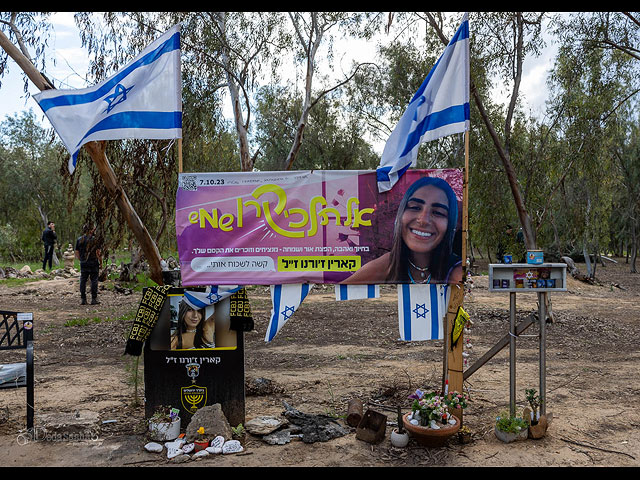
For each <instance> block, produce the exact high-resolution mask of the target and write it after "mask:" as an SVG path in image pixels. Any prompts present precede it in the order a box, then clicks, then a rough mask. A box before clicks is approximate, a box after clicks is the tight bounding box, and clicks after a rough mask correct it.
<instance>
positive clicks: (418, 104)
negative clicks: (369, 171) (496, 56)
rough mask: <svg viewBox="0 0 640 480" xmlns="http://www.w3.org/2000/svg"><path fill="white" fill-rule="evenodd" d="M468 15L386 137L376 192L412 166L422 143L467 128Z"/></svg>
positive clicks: (388, 188)
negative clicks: (387, 137)
mask: <svg viewBox="0 0 640 480" xmlns="http://www.w3.org/2000/svg"><path fill="white" fill-rule="evenodd" d="M469 118H470V114H469V16H468V14H466V13H465V14H464V17H463V18H462V23H461V24H460V27H459V28H458V31H456V33H455V35H454V36H453V38H452V39H451V41H450V42H449V45H447V47H446V48H445V50H444V52H443V53H442V55H441V56H440V58H439V59H438V61H437V62H436V64H435V65H434V67H433V68H432V69H431V71H430V72H429V75H427V78H425V80H424V82H422V85H420V88H419V89H418V91H417V92H416V94H415V95H414V96H413V98H412V99H411V102H410V103H409V106H408V107H407V110H406V111H405V112H404V114H403V115H402V118H400V121H399V122H398V125H397V126H396V128H395V129H394V131H393V132H392V133H391V135H390V136H389V139H388V140H387V143H386V145H385V147H384V150H383V152H382V158H381V159H380V165H379V166H378V169H377V180H378V191H379V192H386V191H387V190H391V188H392V187H393V186H394V185H395V183H396V182H397V181H398V179H399V178H400V177H401V176H402V175H403V174H404V172H405V171H406V170H407V169H408V168H409V167H412V166H413V167H415V164H416V158H417V156H418V149H419V147H420V144H421V143H423V142H429V141H431V140H436V139H438V138H440V137H444V136H446V135H452V134H454V133H461V132H464V131H465V130H469Z"/></svg>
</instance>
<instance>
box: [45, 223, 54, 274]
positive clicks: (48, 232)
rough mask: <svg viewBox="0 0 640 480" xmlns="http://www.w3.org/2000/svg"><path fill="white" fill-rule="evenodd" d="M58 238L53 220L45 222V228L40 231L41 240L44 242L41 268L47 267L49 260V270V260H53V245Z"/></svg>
mask: <svg viewBox="0 0 640 480" xmlns="http://www.w3.org/2000/svg"><path fill="white" fill-rule="evenodd" d="M56 240H58V235H57V234H56V224H55V223H54V222H49V223H47V228H45V229H44V231H43V232H42V241H43V243H44V260H42V269H43V270H46V269H47V262H49V270H51V262H53V247H54V245H55V243H56Z"/></svg>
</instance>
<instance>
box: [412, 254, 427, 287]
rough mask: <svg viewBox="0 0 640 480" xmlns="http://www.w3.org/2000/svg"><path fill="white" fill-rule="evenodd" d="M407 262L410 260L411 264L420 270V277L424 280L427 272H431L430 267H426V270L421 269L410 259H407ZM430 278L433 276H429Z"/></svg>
mask: <svg viewBox="0 0 640 480" xmlns="http://www.w3.org/2000/svg"><path fill="white" fill-rule="evenodd" d="M407 260H409V264H410V265H411V266H412V267H413V268H415V269H416V270H418V271H419V272H420V276H421V277H422V278H424V277H425V276H426V275H427V272H428V271H429V267H425V268H420V267H419V266H417V265H416V264H414V263H413V262H412V261H411V259H410V258H407ZM429 277H431V275H429ZM425 283H426V282H425Z"/></svg>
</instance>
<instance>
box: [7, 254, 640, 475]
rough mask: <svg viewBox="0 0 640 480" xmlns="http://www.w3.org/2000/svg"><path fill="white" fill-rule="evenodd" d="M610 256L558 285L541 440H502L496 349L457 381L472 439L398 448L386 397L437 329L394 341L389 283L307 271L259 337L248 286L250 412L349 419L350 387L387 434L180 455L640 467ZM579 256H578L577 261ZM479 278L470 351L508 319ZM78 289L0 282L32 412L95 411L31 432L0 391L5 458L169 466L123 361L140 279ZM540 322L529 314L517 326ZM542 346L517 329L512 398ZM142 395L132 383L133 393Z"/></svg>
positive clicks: (627, 322)
mask: <svg viewBox="0 0 640 480" xmlns="http://www.w3.org/2000/svg"><path fill="white" fill-rule="evenodd" d="M617 260H618V263H617V264H613V263H606V264H605V266H599V267H598V270H597V278H598V281H599V284H598V285H589V284H585V283H582V282H578V281H576V280H573V279H571V278H569V279H568V291H567V292H559V293H554V294H553V295H552V302H553V312H554V315H555V322H554V323H553V324H548V325H547V352H546V365H547V372H546V382H547V413H548V414H549V413H551V414H552V417H553V420H552V422H551V424H550V426H549V429H548V431H547V435H546V436H545V437H544V438H542V439H539V440H532V439H529V440H525V441H521V442H516V443H510V444H505V443H502V442H501V441H499V440H498V439H497V438H496V436H495V434H494V431H493V429H494V425H495V418H496V416H497V415H498V414H499V413H500V412H504V411H508V409H509V354H508V348H505V349H503V350H502V351H501V352H500V353H499V354H497V355H496V356H495V357H494V358H493V359H492V360H491V361H489V362H488V363H487V364H485V365H484V366H483V367H482V368H480V369H479V370H478V371H476V372H475V373H474V374H473V375H471V377H469V379H468V380H467V381H466V382H465V388H466V389H468V391H469V393H470V395H471V399H472V401H471V404H470V407H469V408H468V409H467V410H466V411H465V414H464V423H465V425H467V426H468V427H469V428H470V429H471V432H472V442H471V443H469V444H460V443H459V442H458V441H457V439H456V438H453V439H451V440H450V441H449V443H448V445H447V446H445V447H442V448H424V447H421V446H419V445H417V444H416V443H415V442H414V441H413V440H412V441H411V443H410V444H409V446H408V447H407V448H404V449H397V448H394V447H392V446H391V443H390V440H389V435H390V432H391V430H392V428H393V425H392V424H393V422H394V421H395V420H396V415H395V412H394V411H393V409H394V407H395V406H396V405H402V406H403V407H405V408H406V409H408V407H409V401H408V400H407V396H408V395H409V394H410V393H412V392H413V391H414V390H415V389H416V388H418V387H422V388H425V389H429V388H430V389H435V388H438V386H439V384H440V381H441V374H442V342H441V341H432V342H411V343H407V342H402V341H399V340H398V320H397V296H396V290H395V288H394V287H383V288H382V295H381V298H379V299H375V300H358V301H350V302H336V301H335V296H334V289H333V286H316V287H315V288H314V289H313V290H312V293H311V295H310V296H309V297H308V299H307V300H305V302H304V304H303V305H302V307H301V309H300V310H299V311H298V312H297V313H296V314H295V315H294V316H293V317H292V319H291V320H290V321H289V322H288V323H287V324H286V325H285V326H284V327H283V329H282V330H281V331H280V332H279V334H278V335H277V336H276V338H275V339H274V340H273V341H272V342H271V343H268V344H267V343H265V342H264V335H265V331H266V326H267V322H268V316H269V311H270V297H269V290H268V288H267V287H255V288H252V289H251V290H250V299H251V304H252V310H253V314H254V321H255V330H254V331H252V332H248V333H246V334H245V344H246V346H245V374H246V381H247V385H251V382H252V381H253V380H254V379H257V378H266V379H269V380H271V382H272V385H273V386H274V388H273V390H272V391H271V392H270V393H268V394H261V395H254V394H253V392H252V390H251V388H248V389H247V397H246V420H250V419H252V418H254V417H257V416H260V415H280V414H281V413H282V412H283V411H284V407H283V401H286V402H287V403H288V404H289V405H291V406H293V407H295V408H296V409H298V410H300V411H301V412H304V413H319V414H330V415H336V416H337V417H342V418H344V416H345V415H346V412H347V406H348V403H349V401H350V400H351V399H353V398H358V399H360V400H361V401H362V402H363V403H364V406H365V411H366V409H368V408H372V409H374V410H377V411H378V412H380V413H384V414H385V415H387V416H388V420H389V424H388V426H387V430H386V438H385V439H384V440H383V441H382V442H381V443H379V444H376V445H372V444H369V443H366V442H363V441H361V440H358V439H357V438H356V435H355V429H351V433H349V434H348V435H346V436H343V437H340V438H337V439H333V440H330V441H328V442H317V443H313V444H305V443H303V442H302V441H300V440H297V439H294V440H293V441H292V442H291V443H288V444H286V445H267V444H266V443H265V442H263V441H262V440H261V439H260V438H259V437H254V436H251V435H247V436H246V438H245V443H244V445H245V451H244V452H243V453H241V454H234V455H215V456H213V455H212V456H209V457H206V458H204V459H201V460H198V461H190V462H188V463H183V464H181V465H182V466H249V467H256V466H274V467H275V466H332V467H335V466H456V467H459V466H477V467H483V466H636V467H637V466H640V428H639V427H640V413H639V412H640V410H639V409H638V408H637V406H638V405H639V404H640V380H639V379H640V362H639V360H640V343H639V342H638V338H640V335H639V334H640V321H639V320H638V315H637V311H636V308H637V300H638V298H639V294H640V275H637V274H636V275H632V274H629V273H628V271H629V266H628V265H627V264H626V263H625V260H624V259H617ZM578 267H579V268H581V267H582V270H583V271H584V265H580V264H578ZM485 270H486V269H485ZM487 282H488V278H487V277H486V276H474V277H473V285H474V287H473V289H472V294H471V296H470V297H467V298H466V299H465V303H464V308H465V309H466V311H467V312H468V313H469V314H470V316H471V319H472V321H473V322H474V325H473V327H472V329H471V332H470V334H469V335H468V336H467V338H469V339H470V343H471V344H472V348H471V349H468V350H467V351H468V352H469V353H470V356H469V358H468V362H469V363H468V364H469V365H472V364H473V363H474V362H475V361H476V360H477V359H478V358H479V357H481V356H482V355H483V354H484V353H485V352H486V351H488V350H489V349H490V348H491V347H492V346H493V345H494V344H495V343H496V342H497V341H498V340H499V339H500V338H501V337H502V336H504V335H505V334H506V333H508V330H509V295H507V294H506V293H502V294H501V293H494V292H489V290H488V288H487ZM77 289H78V279H77V278H75V279H59V280H43V281H39V282H35V283H29V284H25V285H24V286H21V287H11V288H9V287H7V286H0V309H2V310H14V311H24V312H33V314H34V333H35V411H36V418H35V423H36V426H38V425H39V424H41V423H42V421H43V419H45V418H51V417H53V418H55V417H56V416H58V417H60V418H62V417H64V416H65V415H71V416H80V417H83V418H91V416H92V415H93V416H94V417H95V422H94V424H93V426H92V428H91V431H90V433H89V434H80V435H76V436H74V435H69V436H63V437H60V436H57V437H54V438H43V439H36V440H35V441H33V440H32V441H28V442H25V441H24V438H25V437H24V435H23V434H24V430H25V426H26V425H25V421H26V420H25V415H26V411H25V399H26V390H25V389H10V390H1V391H0V451H2V452H3V454H2V456H1V457H0V458H1V460H0V465H2V466H9V467H11V466H98V467H100V466H164V465H171V462H169V461H167V460H166V457H165V455H164V454H154V453H149V452H146V451H144V449H143V445H144V444H145V443H146V442H147V441H148V440H147V438H146V436H145V428H144V407H143V406H142V405H138V406H134V398H135V397H134V388H133V386H132V384H131V381H130V378H131V371H132V365H133V362H132V359H131V357H128V356H124V355H123V351H124V345H125V338H126V334H127V332H128V329H129V328H130V325H131V323H130V322H131V321H130V320H123V319H122V318H121V317H122V316H123V315H125V314H129V313H131V312H135V309H136V308H137V306H138V303H139V300H140V294H139V293H133V294H131V295H125V294H123V293H117V292H116V291H114V290H113V289H111V290H106V289H104V288H103V289H102V290H101V292H100V299H101V302H102V303H101V305H98V306H80V305H79V294H78V293H77ZM535 301H536V296H535V295H532V294H518V295H517V316H518V319H519V320H521V319H523V318H525V317H526V316H527V315H528V314H529V313H531V312H532V311H537V307H536V303H535ZM79 319H85V320H86V319H89V321H88V322H86V321H85V322H80V321H78V320H79ZM74 320H75V322H74ZM83 323H84V324H83ZM65 324H67V325H66V326H65ZM72 324H73V325H72ZM537 331H538V327H537V326H535V325H534V326H532V327H531V328H530V329H529V330H528V331H527V332H525V333H526V334H530V335H534V334H536V333H537ZM6 353H7V352H2V353H0V362H4V363H7V362H8V361H23V360H22V359H21V358H19V357H20V355H23V351H20V353H19V355H18V358H17V359H16V360H11V359H7V355H5V354H6ZM22 358H24V357H22ZM538 359H539V351H538V339H537V337H521V338H519V339H518V340H517V373H516V382H517V386H516V393H517V404H518V410H519V411H521V409H522V407H524V406H525V403H526V400H525V393H524V391H525V389H526V388H536V389H538V388H539V380H538V379H539V376H538ZM141 377H142V375H141ZM143 394H144V387H143V386H141V387H140V389H139V392H138V397H139V398H140V401H142V398H143ZM114 420H115V421H114ZM345 425H346V424H345Z"/></svg>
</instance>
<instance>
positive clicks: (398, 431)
mask: <svg viewBox="0 0 640 480" xmlns="http://www.w3.org/2000/svg"><path fill="white" fill-rule="evenodd" d="M408 443H409V434H408V433H407V431H406V430H405V429H404V428H403V421H402V410H401V408H400V406H398V428H394V429H393V430H392V431H391V445H393V446H394V447H397V448H404V447H406V446H407V444H408Z"/></svg>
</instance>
